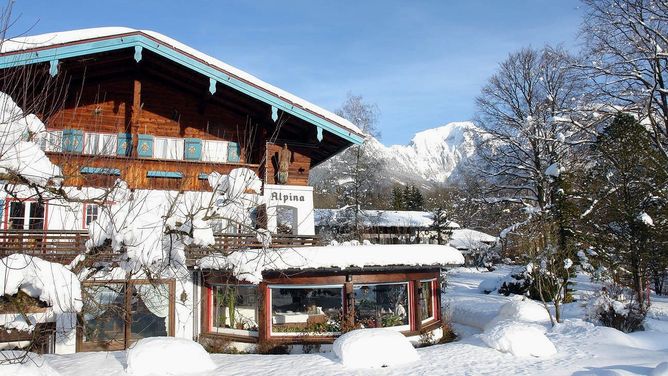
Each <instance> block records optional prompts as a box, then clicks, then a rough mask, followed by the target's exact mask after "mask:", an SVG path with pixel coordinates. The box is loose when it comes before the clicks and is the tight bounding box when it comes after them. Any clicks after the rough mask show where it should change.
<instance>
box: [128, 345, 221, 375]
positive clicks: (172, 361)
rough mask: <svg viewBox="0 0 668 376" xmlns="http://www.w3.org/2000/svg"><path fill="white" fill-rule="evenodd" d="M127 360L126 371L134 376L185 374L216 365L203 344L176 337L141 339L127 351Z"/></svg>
mask: <svg viewBox="0 0 668 376" xmlns="http://www.w3.org/2000/svg"><path fill="white" fill-rule="evenodd" d="M127 362H128V366H127V368H126V372H127V373H128V374H130V375H133V376H150V375H156V376H157V375H161V376H162V375H184V374H192V373H199V372H207V371H211V370H213V369H215V368H216V365H215V364H214V363H213V361H212V360H211V357H210V356H209V353H207V352H206V350H204V348H203V347H202V345H200V344H199V343H197V342H194V341H191V340H189V339H184V338H173V337H152V338H144V339H141V340H139V342H137V343H136V344H134V345H133V346H132V347H131V348H129V349H128V350H127Z"/></svg>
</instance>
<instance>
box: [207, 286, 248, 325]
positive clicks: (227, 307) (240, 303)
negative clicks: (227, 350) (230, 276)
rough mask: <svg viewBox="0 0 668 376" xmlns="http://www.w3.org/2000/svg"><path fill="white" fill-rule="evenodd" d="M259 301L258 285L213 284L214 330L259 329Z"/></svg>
mask: <svg viewBox="0 0 668 376" xmlns="http://www.w3.org/2000/svg"><path fill="white" fill-rule="evenodd" d="M257 302H258V291H257V286H254V285H216V286H213V321H212V324H213V325H212V326H213V330H214V331H215V332H225V331H227V332H230V331H234V330H249V331H254V332H255V331H257V329H258V328H257V322H258V316H257V315H258V309H257Z"/></svg>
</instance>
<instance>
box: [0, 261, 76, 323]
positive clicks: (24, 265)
mask: <svg viewBox="0 0 668 376" xmlns="http://www.w3.org/2000/svg"><path fill="white" fill-rule="evenodd" d="M19 291H23V292H24V293H26V294H27V295H28V296H30V297H33V298H37V299H39V300H40V301H42V302H44V303H46V304H47V305H49V306H50V307H52V310H53V312H54V313H56V314H59V313H63V312H78V311H81V307H82V301H81V285H80V283H79V280H78V279H77V277H76V276H75V275H74V274H73V273H72V272H71V271H69V270H67V268H65V267H64V266H63V265H61V264H56V263H53V262H48V261H44V260H42V259H40V258H38V257H33V256H28V255H23V254H18V253H15V254H12V255H9V256H7V257H4V258H2V259H0V296H3V295H15V294H17V293H18V292H19Z"/></svg>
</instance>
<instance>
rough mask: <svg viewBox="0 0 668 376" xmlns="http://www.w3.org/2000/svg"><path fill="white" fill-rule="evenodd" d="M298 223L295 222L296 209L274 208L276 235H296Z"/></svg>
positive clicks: (288, 207)
mask: <svg viewBox="0 0 668 376" xmlns="http://www.w3.org/2000/svg"><path fill="white" fill-rule="evenodd" d="M298 231H299V223H298V222H297V208H293V207H290V206H279V207H277V208H276V233H277V234H286V235H297V233H298Z"/></svg>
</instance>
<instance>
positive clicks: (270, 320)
mask: <svg viewBox="0 0 668 376" xmlns="http://www.w3.org/2000/svg"><path fill="white" fill-rule="evenodd" d="M272 289H295V290H297V289H340V291H341V323H343V321H344V320H345V314H346V308H345V306H346V292H345V285H344V284H342V283H340V284H339V283H333V284H273V283H272V284H267V286H266V289H265V291H266V300H267V303H266V304H267V305H266V307H267V308H266V312H265V320H266V325H267V329H268V332H267V335H268V336H269V337H277V338H285V337H288V338H289V337H332V336H334V337H338V336H340V335H341V334H342V333H341V331H338V332H322V333H310V332H275V331H274V308H273V297H272V294H271V292H272V291H271V290H272Z"/></svg>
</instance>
